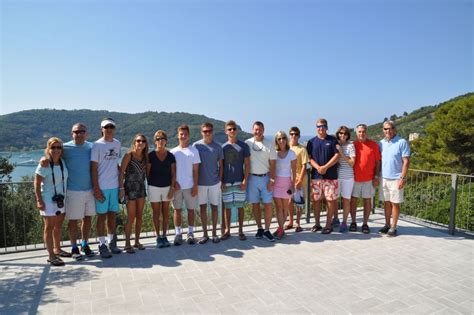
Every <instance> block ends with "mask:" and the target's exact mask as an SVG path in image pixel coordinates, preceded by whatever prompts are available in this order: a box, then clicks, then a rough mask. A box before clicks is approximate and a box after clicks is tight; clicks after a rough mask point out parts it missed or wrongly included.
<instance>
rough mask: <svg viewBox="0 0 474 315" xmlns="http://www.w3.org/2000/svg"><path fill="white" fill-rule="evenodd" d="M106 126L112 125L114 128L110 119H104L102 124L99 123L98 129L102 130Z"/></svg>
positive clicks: (113, 123) (113, 122)
mask: <svg viewBox="0 0 474 315" xmlns="http://www.w3.org/2000/svg"><path fill="white" fill-rule="evenodd" d="M107 125H112V126H114V127H115V121H114V120H113V119H112V118H105V119H104V120H102V122H101V123H100V128H104V127H105V126H107Z"/></svg>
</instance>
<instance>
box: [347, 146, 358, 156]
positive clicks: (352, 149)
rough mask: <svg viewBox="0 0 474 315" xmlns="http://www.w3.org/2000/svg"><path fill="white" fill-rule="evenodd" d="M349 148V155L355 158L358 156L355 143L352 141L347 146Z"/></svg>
mask: <svg viewBox="0 0 474 315" xmlns="http://www.w3.org/2000/svg"><path fill="white" fill-rule="evenodd" d="M347 148H348V149H349V156H350V157H351V158H355V156H356V151H355V148H354V145H353V144H352V143H351V144H349V145H348V146H347Z"/></svg>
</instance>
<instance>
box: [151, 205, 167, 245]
mask: <svg viewBox="0 0 474 315" xmlns="http://www.w3.org/2000/svg"><path fill="white" fill-rule="evenodd" d="M161 207H163V203H162V202H152V203H151V209H152V212H153V213H152V216H153V227H154V228H155V234H156V237H160V212H161ZM163 234H164V233H163Z"/></svg>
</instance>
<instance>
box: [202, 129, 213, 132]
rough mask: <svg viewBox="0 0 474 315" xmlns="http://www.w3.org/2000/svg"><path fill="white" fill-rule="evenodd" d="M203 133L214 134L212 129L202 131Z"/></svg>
mask: <svg viewBox="0 0 474 315" xmlns="http://www.w3.org/2000/svg"><path fill="white" fill-rule="evenodd" d="M202 132H203V133H212V129H207V130H202Z"/></svg>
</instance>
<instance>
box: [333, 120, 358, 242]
mask: <svg viewBox="0 0 474 315" xmlns="http://www.w3.org/2000/svg"><path fill="white" fill-rule="evenodd" d="M336 138H337V140H338V142H339V145H338V146H337V148H338V150H339V153H340V157H339V167H338V168H337V177H338V180H339V190H340V192H341V197H342V209H343V215H342V224H341V225H340V226H339V231H340V232H341V233H345V232H347V217H348V216H349V212H350V209H351V194H352V188H353V187H354V169H353V167H354V162H355V156H356V153H355V148H354V145H353V144H352V142H351V141H349V139H350V138H351V131H350V130H349V128H348V127H346V126H341V127H339V128H338V129H337V131H336ZM335 219H337V214H336V215H335ZM337 220H338V219H337Z"/></svg>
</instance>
